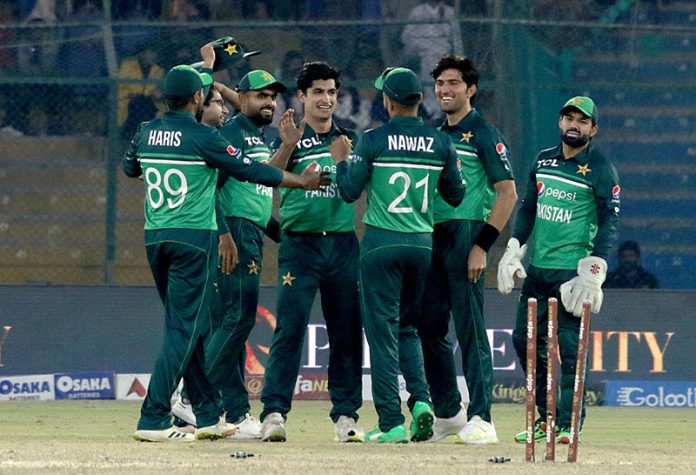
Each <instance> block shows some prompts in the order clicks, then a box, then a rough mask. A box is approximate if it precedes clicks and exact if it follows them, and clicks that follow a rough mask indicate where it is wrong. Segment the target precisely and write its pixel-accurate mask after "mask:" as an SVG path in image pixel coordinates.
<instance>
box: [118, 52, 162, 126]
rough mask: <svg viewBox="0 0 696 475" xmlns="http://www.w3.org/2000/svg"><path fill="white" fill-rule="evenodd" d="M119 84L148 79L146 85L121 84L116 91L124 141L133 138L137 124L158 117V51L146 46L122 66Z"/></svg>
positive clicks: (160, 72) (160, 68)
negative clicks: (131, 80) (125, 138)
mask: <svg viewBox="0 0 696 475" xmlns="http://www.w3.org/2000/svg"><path fill="white" fill-rule="evenodd" d="M118 76H119V79H121V80H129V79H136V80H140V81H142V80H144V79H149V80H150V81H151V82H150V83H149V84H141V83H138V84H135V83H128V82H125V83H121V85H120V86H119V89H118V125H119V127H121V132H122V135H123V136H124V137H128V138H130V137H132V136H133V135H134V134H135V131H136V129H137V128H138V124H140V122H144V121H146V120H150V119H152V118H154V117H155V115H156V113H157V106H156V104H157V102H158V101H157V100H156V99H157V97H158V96H159V94H158V90H157V81H158V80H159V79H161V78H163V77H164V69H162V67H160V66H159V65H158V64H157V51H155V48H154V47H153V46H152V45H147V46H146V47H145V49H143V50H142V51H141V52H140V53H139V54H138V55H137V56H136V57H134V58H126V59H124V60H123V62H121V67H120V68H119V73H118Z"/></svg>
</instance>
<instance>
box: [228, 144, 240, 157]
mask: <svg viewBox="0 0 696 475" xmlns="http://www.w3.org/2000/svg"><path fill="white" fill-rule="evenodd" d="M241 151H242V150H241V149H239V148H234V147H233V146H232V145H228V146H227V153H229V154H230V155H232V156H233V157H236V156H237V155H239V152H241Z"/></svg>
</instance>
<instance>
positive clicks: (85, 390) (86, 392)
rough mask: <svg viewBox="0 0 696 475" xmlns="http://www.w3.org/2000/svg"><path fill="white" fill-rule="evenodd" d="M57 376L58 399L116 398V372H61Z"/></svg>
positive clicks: (56, 389) (56, 390)
mask: <svg viewBox="0 0 696 475" xmlns="http://www.w3.org/2000/svg"><path fill="white" fill-rule="evenodd" d="M54 376H55V392H56V399H114V398H115V396H116V393H115V391H114V386H115V384H114V382H115V379H114V373H113V372H111V371H92V372H89V373H59V374H56V375H54Z"/></svg>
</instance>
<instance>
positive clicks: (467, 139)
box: [459, 130, 474, 143]
mask: <svg viewBox="0 0 696 475" xmlns="http://www.w3.org/2000/svg"><path fill="white" fill-rule="evenodd" d="M472 138H474V134H472V133H471V130H468V131H467V132H466V133H464V134H462V138H461V140H459V141H460V142H466V143H469V142H470V141H471V139H472Z"/></svg>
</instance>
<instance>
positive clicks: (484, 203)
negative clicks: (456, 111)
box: [435, 109, 513, 223]
mask: <svg viewBox="0 0 696 475" xmlns="http://www.w3.org/2000/svg"><path fill="white" fill-rule="evenodd" d="M439 128H440V130H442V131H443V132H444V133H446V134H447V135H449V137H450V139H451V140H452V143H453V144H454V147H455V149H456V150H457V158H458V159H459V162H458V163H459V164H460V166H461V171H462V176H463V177H464V181H465V182H466V196H465V197H464V201H462V204H460V205H459V206H457V207H456V208H453V207H451V206H449V205H448V204H447V203H445V202H444V201H443V200H442V198H440V197H439V196H436V198H435V222H436V223H441V222H443V221H449V220H452V219H468V220H473V221H487V220H488V217H489V216H490V214H491V209H493V203H495V198H496V191H495V188H494V187H493V185H495V184H496V183H498V182H499V181H503V180H512V179H513V175H512V169H511V167H510V161H509V160H510V153H509V151H508V147H507V143H506V142H505V138H504V137H503V135H502V134H501V133H500V131H499V130H498V129H496V128H495V127H494V126H493V125H491V124H489V123H488V122H486V120H485V119H484V118H483V117H481V115H480V114H479V113H478V112H477V111H476V109H472V110H471V111H470V112H469V113H468V114H467V115H466V116H464V117H463V118H462V120H460V121H459V123H457V124H455V125H452V126H450V125H448V124H447V121H446V120H445V122H444V123H443V124H442V125H441V126H440V127H439Z"/></svg>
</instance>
